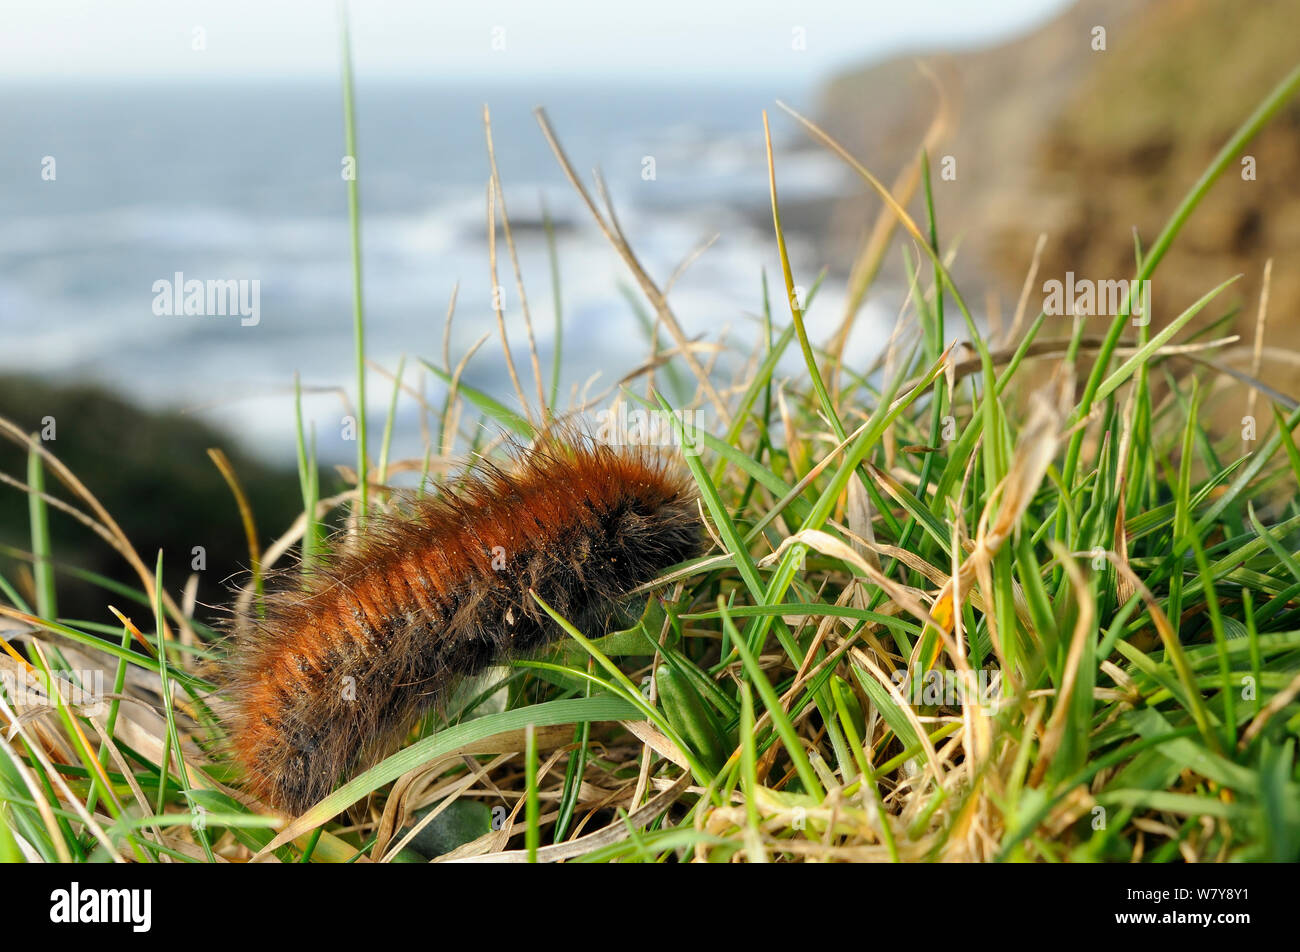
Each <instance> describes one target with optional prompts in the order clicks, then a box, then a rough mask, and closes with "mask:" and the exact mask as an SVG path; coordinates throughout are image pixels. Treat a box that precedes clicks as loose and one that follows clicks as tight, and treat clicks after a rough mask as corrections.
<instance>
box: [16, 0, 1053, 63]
mask: <svg viewBox="0 0 1300 952" xmlns="http://www.w3.org/2000/svg"><path fill="white" fill-rule="evenodd" d="M1067 3H1068V0H998V2H996V3H977V2H971V0H908V2H905V3H899V2H898V0H486V2H484V0H454V2H449V0H352V2H351V4H350V19H351V24H352V35H353V56H354V60H355V63H356V68H357V70H358V72H359V73H364V74H365V75H367V76H379V77H394V78H400V77H415V76H419V77H429V78H446V77H449V76H472V77H474V78H483V77H487V76H495V77H498V78H500V79H502V80H507V81H511V80H523V79H528V78H530V77H538V78H540V77H547V78H559V77H597V76H611V75H618V76H621V77H630V78H644V79H645V80H646V81H647V82H653V81H660V82H662V81H664V80H665V79H668V78H672V77H709V78H711V79H714V80H718V81H724V80H726V79H728V78H732V79H735V80H737V81H743V80H746V79H753V78H757V77H759V76H764V75H766V76H768V77H769V78H780V79H799V78H806V79H813V78H816V77H820V76H824V75H826V74H827V73H830V72H832V71H834V70H835V69H838V68H843V67H844V66H851V65H854V64H856V63H859V62H864V61H867V60H870V59H875V58H878V57H881V56H885V55H889V54H892V53H899V52H910V51H918V50H925V49H933V48H935V47H942V48H952V47H960V46H969V45H979V44H981V43H986V42H991V41H995V40H998V39H1001V38H1003V37H1009V36H1012V35H1014V34H1016V33H1019V32H1023V31H1024V30H1026V29H1028V28H1030V27H1032V26H1033V25H1035V24H1037V23H1039V22H1042V21H1043V20H1045V19H1047V18H1049V17H1050V16H1051V15H1052V14H1053V13H1055V12H1056V11H1057V10H1059V9H1061V8H1062V7H1064V6H1066V5H1067ZM338 42H339V14H338V7H337V4H336V3H335V2H333V0H0V78H7V79H33V80H49V79H153V78H157V79H171V80H220V79H233V78H245V79H259V80H260V79H269V78H283V79H303V80H312V79H328V78H333V77H335V76H336V75H337V71H338V62H339V59H338Z"/></svg>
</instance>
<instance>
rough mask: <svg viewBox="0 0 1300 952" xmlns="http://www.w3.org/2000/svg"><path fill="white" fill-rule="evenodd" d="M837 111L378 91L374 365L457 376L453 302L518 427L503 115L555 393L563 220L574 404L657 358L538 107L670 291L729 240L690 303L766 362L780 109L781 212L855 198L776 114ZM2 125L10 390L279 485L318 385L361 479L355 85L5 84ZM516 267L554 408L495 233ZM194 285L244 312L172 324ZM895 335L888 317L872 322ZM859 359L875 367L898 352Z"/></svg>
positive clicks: (380, 407) (471, 88)
mask: <svg viewBox="0 0 1300 952" xmlns="http://www.w3.org/2000/svg"><path fill="white" fill-rule="evenodd" d="M815 92H816V91H815V89H811V88H801V89H793V90H791V89H767V88H760V87H758V86H755V85H750V86H745V85H737V86H735V87H729V88H718V87H711V86H710V87H706V86H699V85H694V86H689V85H684V84H674V83H673V82H671V81H666V82H659V81H655V82H647V83H644V84H637V85H633V84H622V85H614V84H609V85H593V84H585V85H576V84H568V85H566V84H564V83H545V82H539V83H536V84H531V85H528V86H521V85H505V84H500V85H492V84H488V85H484V84H482V83H465V84H460V85H457V84H452V83H447V82H442V83H432V82H430V83H416V82H405V83H404V82H396V81H391V80H390V81H385V82H382V83H368V82H366V81H365V79H364V77H358V79H357V112H358V142H359V145H358V149H357V151H358V163H357V167H358V169H359V183H360V193H361V207H362V222H363V225H362V243H363V262H364V282H363V286H364V304H365V314H366V331H367V340H366V349H367V356H368V357H369V358H370V359H371V360H373V361H374V362H375V363H377V364H378V365H380V366H383V367H385V368H387V369H388V370H389V371H392V370H394V369H395V368H396V366H397V363H398V361H399V359H400V358H401V357H402V356H403V355H405V357H406V368H407V370H406V377H405V380H406V382H407V384H409V385H411V386H419V385H420V383H421V381H420V369H421V365H420V362H419V359H420V358H423V359H425V360H428V361H430V362H432V363H434V364H438V365H441V361H442V357H441V354H442V339H443V331H444V317H445V313H446V310H447V306H448V301H449V298H450V295H451V293H452V290H453V288H458V301H457V306H456V313H455V319H454V322H453V325H452V334H451V356H452V363H453V364H455V363H456V362H457V361H458V360H459V358H460V356H461V355H462V354H463V353H464V352H465V351H466V349H467V348H469V347H470V346H471V345H472V344H473V343H474V341H476V340H477V339H478V338H479V337H480V336H481V335H482V334H484V333H485V332H491V335H492V336H491V337H490V338H489V340H488V342H487V343H486V344H485V345H484V346H483V347H482V348H481V350H479V351H478V353H477V354H476V355H475V357H474V359H473V360H472V361H471V362H470V364H469V365H468V368H467V370H466V374H465V380H466V381H467V382H468V383H470V384H472V385H474V386H476V387H480V388H482V389H484V390H486V391H488V392H489V393H491V394H492V395H494V396H495V397H497V398H498V399H500V400H502V401H503V402H505V403H507V404H508V405H512V406H515V407H516V408H517V403H518V401H517V400H516V399H515V398H514V396H513V389H512V388H511V386H510V385H509V383H508V378H507V377H506V376H505V372H504V363H503V361H502V358H501V348H500V344H499V339H498V338H497V334H496V320H495V317H494V314H493V310H492V281H491V277H490V273H489V266H488V254H487V238H486V215H487V212H486V196H487V181H488V176H489V165H488V160H487V154H486V149H485V145H484V133H483V123H482V108H483V105H484V104H485V103H486V104H488V105H489V106H490V108H491V111H492V125H493V134H494V139H495V144H496V154H497V161H498V165H499V168H500V172H501V177H502V181H503V184H504V189H505V196H506V202H507V208H508V210H509V213H510V217H511V220H512V223H513V224H514V227H515V233H516V239H517V241H518V243H519V254H520V259H521V266H522V271H523V281H524V287H525V290H526V292H527V294H528V301H529V305H530V311H531V314H532V318H533V323H534V326H535V331H536V335H537V340H538V347H539V350H540V352H541V364H542V367H543V368H544V371H545V373H546V374H547V376H548V379H549V372H550V366H551V354H552V348H553V345H554V330H553V325H554V310H553V305H552V286H551V278H550V268H549V263H548V258H547V253H546V246H545V241H544V237H543V232H542V229H541V228H540V227H539V223H540V220H541V208H542V203H543V202H545V204H546V205H547V207H549V209H550V212H551V214H552V216H553V218H554V219H555V221H556V225H557V229H558V250H559V269H560V275H561V290H562V311H563V376H562V391H561V392H562V394H564V396H562V398H561V403H562V404H563V403H566V402H567V397H568V395H569V394H571V393H572V392H573V388H574V387H577V388H578V389H579V390H581V389H582V388H583V387H586V386H590V387H591V389H592V392H597V391H599V390H601V389H603V388H605V387H607V386H611V385H613V384H614V383H615V382H616V381H617V380H618V379H619V378H620V377H621V376H622V375H623V374H624V373H626V372H628V371H630V370H632V369H634V368H635V367H636V366H638V364H639V363H640V362H641V360H642V359H643V358H644V356H645V355H646V354H647V353H648V349H649V348H648V343H647V340H646V336H645V333H644V331H643V329H642V326H641V324H640V322H639V321H638V319H637V317H636V316H635V314H634V312H633V309H632V307H631V306H630V305H629V303H628V300H627V298H626V296H625V290H624V289H625V288H626V289H634V288H635V282H634V280H633V278H632V277H631V275H630V274H629V273H628V271H627V269H626V268H625V266H624V265H623V263H622V262H621V261H620V260H619V259H618V257H617V255H616V254H615V253H614V251H613V250H612V249H611V248H610V247H609V245H608V244H607V243H606V242H605V240H604V239H603V238H602V237H601V235H600V234H599V232H598V230H597V228H596V226H595V224H594V222H593V221H592V219H591V217H590V215H589V213H588V212H587V211H586V209H585V208H584V207H582V205H581V203H580V200H579V199H578V197H577V195H576V193H575V192H574V191H573V189H572V188H571V187H570V186H569V184H568V183H567V181H565V179H564V177H563V174H562V172H561V170H560V168H559V166H558V165H557V163H556V161H555V158H554V156H553V155H552V154H551V152H550V149H549V147H548V146H547V144H546V141H545V139H544V137H543V136H542V134H541V131H540V129H539V127H538V124H537V121H536V119H535V117H534V115H533V108H534V107H535V106H538V105H541V106H544V107H545V108H546V109H547V112H548V114H549V116H550V119H551V122H552V123H553V125H554V127H555V130H556V132H557V134H558V136H559V138H560V140H561V143H562V144H563V146H564V149H565V150H566V152H567V153H568V155H569V157H570V159H571V161H572V162H573V164H574V166H575V168H576V169H577V171H578V173H579V174H580V175H584V176H586V179H585V181H586V184H587V185H588V187H589V188H591V186H592V182H593V179H592V174H591V173H592V170H593V169H595V168H599V169H600V170H601V173H602V174H603V176H604V178H605V180H606V182H607V184H608V187H609V191H610V194H611V196H612V199H613V202H614V205H615V208H616V211H617V214H618V220H619V222H620V224H621V225H622V228H623V230H624V232H625V233H626V235H627V236H628V238H629V240H630V242H631V243H632V246H633V247H634V249H635V250H636V252H637V254H638V256H639V257H640V259H641V261H642V262H643V264H644V265H645V266H646V268H647V270H648V271H649V273H650V274H651V275H652V276H654V277H655V279H656V280H657V281H658V282H659V283H660V284H661V285H662V284H663V283H664V282H665V281H667V279H668V277H669V276H670V275H671V274H672V273H673V272H674V270H675V269H676V268H677V266H678V265H679V264H680V263H681V262H682V261H683V259H685V258H686V257H687V256H688V255H689V254H690V253H691V252H692V251H693V250H694V249H696V248H697V247H698V246H699V245H700V244H701V242H703V241H705V240H707V239H708V238H710V237H712V236H713V235H715V234H716V235H717V236H718V238H717V241H716V242H715V243H714V244H713V245H712V246H711V247H710V248H709V249H708V250H707V251H706V252H704V253H703V254H702V255H701V256H700V257H699V258H698V259H697V260H695V261H694V263H693V264H692V265H691V267H690V268H689V269H688V270H687V271H686V272H685V273H684V274H683V275H682V276H681V277H680V279H679V280H678V281H677V282H676V283H675V284H674V286H673V290H672V293H671V295H670V301H671V302H672V304H673V307H674V310H675V312H676V313H677V315H678V317H679V318H680V320H681V322H682V324H683V326H684V328H685V330H686V333H687V334H688V335H691V336H694V335H706V336H707V337H708V338H710V339H713V338H716V336H717V335H718V334H719V332H720V331H721V330H722V328H723V327H724V326H729V327H730V328H731V330H732V333H733V334H734V335H735V339H736V340H737V341H740V342H743V343H744V344H745V345H746V346H751V345H752V343H753V342H754V341H755V340H756V339H757V330H756V326H757V325H756V321H757V316H758V315H759V313H760V312H761V307H762V304H761V302H762V297H761V283H760V279H761V273H762V271H763V269H766V271H767V274H768V278H769V282H770V284H771V286H772V290H773V301H774V313H775V315H776V317H777V320H778V322H779V323H780V324H785V323H787V322H788V320H789V314H788V311H787V310H785V308H784V301H783V294H782V292H781V290H780V283H781V279H780V267H779V262H778V258H777V253H776V247H775V242H774V240H773V236H772V228H771V224H770V216H769V212H768V208H769V205H768V185H767V165H766V157H765V154H764V150H763V133H762V120H761V110H762V109H764V108H766V109H768V110H769V113H770V115H771V118H772V120H773V126H774V130H775V131H774V137H775V139H776V142H777V155H776V162H777V174H778V188H779V190H780V194H781V197H782V199H783V200H791V201H803V200H810V199H819V198H827V197H831V196H834V195H837V194H841V193H842V192H843V191H845V190H846V189H849V188H852V187H854V186H853V183H852V180H851V178H850V177H849V176H848V174H847V173H846V171H845V170H844V169H843V167H842V166H841V165H840V164H839V163H838V161H837V160H836V159H835V158H834V157H833V156H831V155H829V154H827V153H825V152H823V151H820V150H818V149H816V148H814V147H811V146H810V145H809V144H808V142H807V140H806V137H804V136H803V134H802V133H801V132H799V131H798V130H797V129H796V128H795V127H794V124H793V123H792V122H791V121H790V120H789V119H788V118H786V117H785V116H784V115H783V114H782V113H781V112H780V110H779V108H777V107H776V105H775V100H776V99H777V98H778V97H780V98H783V99H785V100H786V101H788V102H790V103H791V104H792V105H794V106H795V107H796V108H811V107H813V106H814V105H815ZM0 117H2V118H0V124H2V126H3V131H2V133H0V372H3V373H19V372H20V373H34V374H38V375H40V376H41V377H43V378H45V379H49V380H55V381H85V380H91V381H96V382H100V383H103V384H105V385H107V386H109V387H111V388H113V389H114V390H117V391H120V392H121V393H123V394H124V395H126V396H127V397H129V398H131V399H133V400H135V401H137V402H139V403H142V404H144V405H146V406H150V407H171V408H181V409H184V410H185V411H187V412H190V413H193V414H195V415H196V416H197V417H199V418H202V419H204V420H205V421H208V422H210V423H212V424H214V425H216V426H218V427H220V428H222V429H224V430H225V431H227V432H228V433H229V434H231V436H232V438H233V439H235V440H237V441H238V442H239V443H240V444H242V445H243V446H245V447H247V448H249V449H252V450H253V451H255V452H257V453H259V454H261V455H263V456H264V457H266V458H268V459H274V460H283V461H288V460H291V459H292V457H293V454H294V445H295V444H294V423H293V397H292V389H293V379H294V374H295V372H297V373H298V374H300V375H301V379H302V382H303V386H304V388H305V389H306V390H307V396H306V397H305V399H304V412H305V415H306V416H307V418H308V419H309V420H311V421H314V423H315V426H316V430H317V434H318V439H319V448H320V457H321V460H322V462H323V463H325V464H328V463H330V462H336V461H337V462H346V461H349V460H351V459H354V453H355V450H354V445H353V444H350V443H347V442H346V441H345V440H344V439H343V434H342V432H341V422H340V421H341V419H342V417H343V415H344V412H345V411H344V404H343V402H342V400H341V399H340V395H339V388H343V390H344V391H346V393H347V394H348V395H349V397H352V398H354V395H355V394H354V391H355V371H354V366H353V361H354V356H353V354H354V352H353V336H352V335H353V331H352V269H351V258H350V244H349V228H348V216H347V193H346V187H345V186H346V183H345V181H344V177H343V166H344V146H343V128H342V110H341V102H340V92H339V88H338V86H337V84H329V83H319V84H314V83H280V84H274V85H257V84H253V83H224V84H223V83H211V84H207V85H163V84H158V83H151V84H143V83H139V84H128V83H116V84H100V85H72V84H45V85H35V84H32V85H14V84H10V85H8V86H7V87H6V88H4V89H3V90H0ZM790 238H791V254H792V257H793V259H794V266H795V269H796V276H797V280H798V281H799V283H800V284H802V285H807V284H810V283H811V282H812V280H813V279H814V278H815V276H816V272H817V271H818V270H819V269H820V268H821V266H822V262H821V260H819V254H820V252H819V244H818V241H817V236H816V235H813V234H808V235H799V234H795V235H792V236H790ZM498 251H499V262H498V267H499V283H500V285H501V286H502V287H503V294H504V307H505V314H506V321H507V325H508V328H509V331H510V335H511V340H512V346H513V347H514V353H515V361H516V364H517V365H518V366H519V368H520V373H521V375H522V376H523V382H524V387H525V391H526V392H527V393H529V394H532V393H533V392H534V389H533V386H532V381H531V377H530V376H529V375H530V373H531V371H530V369H529V362H528V359H527V356H526V349H525V337H524V328H523V322H522V315H521V309H520V307H519V300H518V294H517V292H516V288H515V280H514V276H513V273H512V271H511V267H510V259H509V256H508V254H507V253H506V248H505V244H504V240H503V236H500V235H499V241H498ZM178 280H179V281H181V282H189V281H199V282H205V283H207V282H232V283H238V284H239V286H240V287H241V288H242V290H243V291H244V292H245V296H244V305H245V307H246V310H245V311H244V312H243V313H242V315H241V314H238V313H229V312H227V313H224V314H222V313H213V312H212V311H213V309H212V308H207V309H206V310H207V312H206V313H200V314H185V313H175V311H176V310H177V308H174V307H170V306H168V305H169V304H170V303H171V302H172V301H173V300H179V295H176V296H173V294H172V290H175V291H177V292H179V290H180V289H179V288H175V289H173V288H172V284H174V283H175V282H176V281H178ZM160 282H162V283H161V284H160ZM841 284H842V282H836V281H828V282H827V285H826V287H825V289H824V290H823V291H822V292H820V293H819V297H818V299H817V301H816V303H815V306H814V307H813V309H812V312H811V313H810V315H809V320H810V325H811V327H812V329H813V332H814V334H816V333H818V332H828V331H829V330H830V329H831V328H832V327H833V326H834V325H835V323H836V322H837V321H838V318H839V311H838V306H839V302H841V301H842V296H841V292H840V288H839V285H841ZM159 288H163V289H164V290H162V291H160V290H159ZM250 288H252V289H253V290H254V291H255V296H254V295H250V294H249V293H248V291H249V289H250ZM235 300H236V299H234V298H232V309H233V305H234V303H235ZM160 301H161V302H163V303H161V304H160ZM254 302H255V304H256V315H255V317H256V319H255V320H254V319H253V315H252V313H251V310H250V309H249V307H248V306H249V305H251V304H253V303H254ZM182 310H183V309H182ZM891 317H892V315H891ZM885 320H886V318H885V315H883V314H877V313H875V312H869V313H868V315H867V319H866V320H865V321H864V324H866V325H867V326H871V322H873V321H874V322H876V323H877V324H880V325H881V326H883V324H884V322H885ZM856 336H857V337H858V338H860V339H862V340H860V342H855V343H857V345H858V346H860V347H865V348H867V349H868V350H869V349H870V348H871V347H872V346H877V345H878V341H879V339H880V337H879V334H878V333H872V332H870V331H867V332H864V333H860V334H858V335H856ZM665 339H666V335H665ZM873 342H874V343H873ZM791 372H792V373H794V372H797V360H796V364H795V365H794V366H793V368H792V370H791ZM595 375H598V376H595ZM593 376H595V380H594V382H593V381H592V378H593ZM423 385H424V387H425V393H426V394H427V396H428V397H429V398H430V399H431V400H432V401H433V402H434V404H435V405H438V401H440V399H441V393H442V385H441V384H440V383H438V381H437V380H436V379H435V378H434V377H432V376H431V375H429V374H425V375H424V381H423ZM391 388H392V384H391V381H389V380H388V379H387V378H385V377H383V376H382V375H380V374H377V373H372V374H371V375H370V376H369V382H368V398H369V406H370V411H371V413H370V417H369V421H370V426H371V433H372V434H373V435H372V440H374V441H375V442H376V443H377V439H378V436H377V435H378V433H379V432H380V430H381V428H382V424H383V417H384V413H385V411H386V408H387V403H388V398H389V395H390V393H391ZM401 407H402V410H401V412H400V413H399V417H398V421H397V427H396V432H395V452H396V453H397V454H399V455H400V454H403V453H407V454H415V453H418V452H419V451H420V446H421V441H420V436H419V430H418V426H419V419H418V404H417V403H416V402H415V401H413V400H410V399H406V398H404V399H403V400H402V402H401ZM2 412H4V410H3V408H0V413H2ZM372 452H377V446H372Z"/></svg>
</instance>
